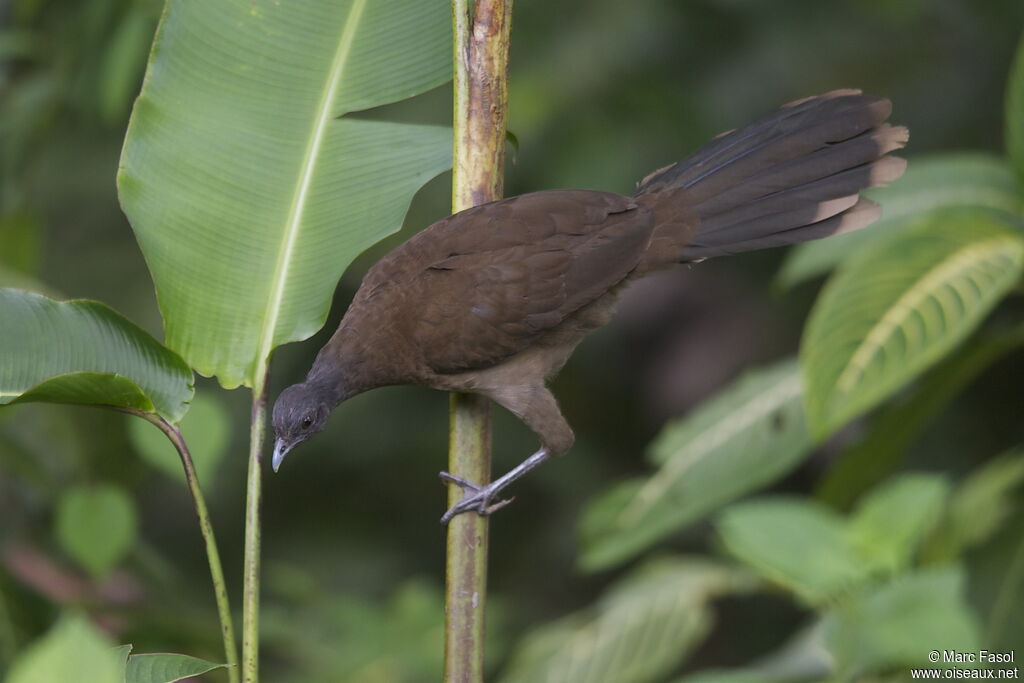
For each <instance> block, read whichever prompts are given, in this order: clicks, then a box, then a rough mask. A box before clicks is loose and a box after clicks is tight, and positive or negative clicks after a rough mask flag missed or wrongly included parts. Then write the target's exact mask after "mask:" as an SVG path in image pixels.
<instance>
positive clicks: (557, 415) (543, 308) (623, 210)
mask: <svg viewBox="0 0 1024 683" xmlns="http://www.w3.org/2000/svg"><path fill="white" fill-rule="evenodd" d="M891 110H892V106H891V104H890V102H889V101H888V100H886V99H883V98H880V97H873V96H870V95H864V94H861V92H860V91H857V90H837V91H834V92H830V93H827V94H824V95H820V96H817V97H810V98H807V99H804V100H800V101H797V102H793V103H790V104H788V105H785V106H784V107H782V108H781V109H779V110H778V111H776V112H775V113H773V114H771V115H769V116H767V117H765V118H762V119H760V120H758V121H756V122H754V123H752V124H750V125H748V126H746V127H744V128H740V129H737V130H734V131H731V132H728V133H725V134H723V135H720V136H719V137H717V138H715V139H714V140H713V141H711V142H710V143H708V144H707V145H705V146H704V147H702V148H701V149H700V150H698V151H697V152H696V153H694V154H693V155H691V156H690V157H687V158H686V159H683V160H682V161H679V162H677V163H674V164H672V165H670V166H666V167H665V168H662V169H660V170H657V171H655V172H653V173H651V174H650V175H649V176H647V177H646V178H644V180H643V181H642V182H641V183H640V185H639V187H638V188H637V190H636V192H635V193H634V194H633V196H632V197H625V196H622V195H618V194H614V193H611V192H598V191H593V190H549V191H544V192H532V193H530V194H524V195H520V196H518V197H511V198H509V199H503V200H501V201H496V202H492V203H490V204H484V205H481V206H477V207H474V208H471V209H468V210H466V211H462V212H460V213H457V214H455V215H453V216H449V217H448V218H445V219H443V220H440V221H438V222H436V223H434V224H433V225H431V226H430V227H428V228H427V229H425V230H423V231H422V232H420V233H419V234H417V235H416V236H414V237H413V238H411V239H410V240H408V241H407V242H405V243H404V244H402V245H401V246H399V247H398V248H396V249H395V250H394V251H392V252H391V253H390V254H388V255H387V256H385V257H384V258H383V259H381V260H380V262H378V263H377V264H376V265H375V266H374V267H373V268H371V269H370V271H369V272H368V273H367V274H366V277H365V278H364V279H363V283H362V285H361V286H360V288H359V291H358V292H356V295H355V298H354V299H353V301H352V304H351V306H349V309H348V312H347V313H346V314H345V317H344V319H343V320H342V321H341V324H340V325H339V326H338V329H337V331H336V332H335V333H334V335H333V336H332V337H331V339H330V341H328V342H327V344H326V345H325V346H324V347H323V348H322V349H321V350H320V353H319V354H317V357H316V360H315V361H314V363H313V367H312V369H311V370H310V371H309V374H308V376H307V377H306V380H305V381H304V382H302V383H301V384H296V385H293V386H290V387H288V388H287V389H285V390H284V391H283V392H282V393H281V395H280V396H279V397H278V399H277V403H276V404H275V405H274V414H273V421H274V431H275V432H276V436H277V441H276V444H275V448H274V456H273V467H274V470H275V471H276V470H277V469H278V467H280V465H281V461H282V460H283V459H284V457H285V455H286V454H287V453H288V452H289V451H291V450H292V449H293V448H294V447H295V446H296V445H297V444H299V443H300V442H302V441H304V440H306V439H308V438H309V437H310V436H312V435H313V434H314V433H316V432H318V431H320V430H321V429H323V427H324V424H325V423H326V421H327V416H328V415H329V414H330V412H331V411H332V410H333V409H334V408H335V406H337V405H338V404H339V403H341V402H342V401H344V400H345V399H347V398H350V397H351V396H354V395H356V394H359V393H361V392H364V391H367V390H368V389H373V388H374V387H379V386H385V385H393V384H421V385H426V386H428V387H432V388H434V389H442V390H446V391H462V392H472V393H477V394H482V395H484V396H486V397H488V398H490V399H491V400H493V401H495V402H496V403H498V404H499V405H502V406H504V407H505V408H507V409H508V410H510V411H511V412H512V413H514V414H515V415H516V416H517V417H519V419H520V420H522V421H523V422H524V423H526V425H527V426H528V427H529V428H530V429H532V430H533V431H534V432H535V433H536V435H537V437H538V438H539V439H540V449H539V450H538V451H537V452H536V453H534V454H533V455H531V456H530V457H529V458H527V459H526V460H525V461H524V462H523V463H522V464H520V465H519V466H517V467H516V468H514V469H513V470H511V471H510V472H508V473H507V474H505V475H504V476H502V477H500V478H498V479H496V480H495V481H494V482H492V483H490V484H487V485H478V484H477V483H474V482H469V481H465V480H463V479H461V478H458V477H454V476H452V475H450V474H448V473H444V472H443V473H442V474H441V477H442V479H443V480H445V481H448V482H451V483H454V484H456V485H458V486H460V487H461V488H462V489H463V490H464V492H465V493H464V495H463V498H462V500H461V501H460V502H459V503H458V504H457V505H455V506H454V507H452V508H451V509H450V510H448V511H447V512H446V513H445V515H444V516H443V517H442V520H441V521H442V522H443V523H446V522H447V521H448V520H450V519H451V518H452V517H453V516H454V515H456V514H459V513H462V512H467V511H470V510H473V511H476V512H477V513H479V514H489V513H490V512H493V511H494V510H496V509H497V508H498V507H501V506H502V505H504V504H505V503H506V502H507V501H500V502H497V503H495V499H496V498H497V497H498V494H499V493H500V492H501V491H502V489H504V488H505V487H506V486H508V485H509V484H510V483H512V482H513V481H515V480H516V479H518V478H519V477H521V476H523V475H524V474H525V473H526V472H528V471H530V470H532V469H533V468H535V467H537V466H538V465H540V464H541V463H542V462H544V461H545V460H548V459H549V458H551V457H553V456H556V455H561V454H563V453H565V452H566V451H567V450H569V448H570V446H572V443H573V432H572V429H571V428H570V427H569V425H568V423H566V421H565V418H564V417H562V414H561V412H560V411H559V409H558V404H557V403H556V401H555V397H554V396H552V394H551V392H550V391H549V390H548V388H547V386H546V381H547V380H548V379H549V378H551V377H552V376H553V375H554V374H555V373H557V372H558V370H559V369H561V367H562V365H563V364H565V362H566V360H568V358H569V356H570V355H571V354H572V352H573V350H574V349H575V348H576V345H577V344H579V343H580V341H581V340H582V339H583V338H584V337H585V336H586V335H587V334H589V333H590V332H593V331H594V330H596V329H597V328H599V327H601V326H602V325H604V324H605V323H607V322H608V320H609V317H610V315H611V314H612V311H613V309H614V308H615V303H616V298H617V297H618V294H619V292H620V291H621V290H622V288H623V287H624V286H626V284H628V283H629V282H631V281H633V280H635V279H637V278H641V277H643V276H645V275H647V274H649V273H651V272H653V271H657V270H661V269H664V268H668V267H670V266H672V265H674V264H677V263H693V262H697V261H702V260H704V259H706V258H711V257H714V256H722V255H725V254H735V253H739V252H744V251H751V250H754V249H764V248H767V247H776V246H781V245H786V244H794V243H797V242H804V241H807V240H813V239H818V238H821V237H826V236H828V235H834V234H836V233H841V232H848V231H850V230H856V229H858V228H862V227H864V226H866V225H868V224H870V223H872V222H873V221H874V220H875V219H877V218H878V216H879V214H880V208H879V207H878V205H876V204H874V203H872V202H870V201H868V200H867V199H864V198H862V197H861V196H860V195H859V193H860V191H861V190H862V189H864V188H866V187H871V186H875V185H879V184H881V183H885V182H888V181H891V180H894V179H896V178H898V177H899V176H900V175H901V174H902V173H903V170H904V168H905V167H906V162H905V161H903V160H902V159H899V158H897V157H890V156H886V155H887V154H888V153H889V152H892V151H893V150H896V149H899V148H901V147H903V145H904V144H905V143H906V141H907V137H908V135H907V129H906V128H903V127H899V126H891V125H889V124H887V123H886V122H885V121H886V119H887V118H888V117H889V114H890V112H891Z"/></svg>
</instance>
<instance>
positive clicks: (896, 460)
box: [815, 325, 1024, 509]
mask: <svg viewBox="0 0 1024 683" xmlns="http://www.w3.org/2000/svg"><path fill="white" fill-rule="evenodd" d="M1021 346H1024V325H1021V326H1018V327H1016V328H1010V329H1000V330H997V331H986V332H983V333H981V334H978V335H975V336H973V337H972V338H971V339H970V340H968V341H967V342H966V343H965V344H964V345H963V346H962V347H961V348H960V349H958V350H957V351H955V352H954V353H953V354H951V355H950V356H948V357H947V358H946V359H945V360H944V361H943V362H942V363H941V364H939V365H937V366H936V367H935V368H933V369H932V370H929V371H928V372H927V374H925V375H924V376H923V377H922V378H921V381H919V382H916V383H915V384H914V385H913V386H912V387H909V388H908V390H907V391H906V392H904V393H903V394H902V395H901V396H900V397H899V399H898V400H894V401H890V402H887V403H886V404H884V406H882V407H881V408H880V409H879V411H878V413H877V414H876V415H875V416H874V418H873V419H872V420H871V423H870V425H869V426H868V431H867V433H866V434H865V435H864V436H863V437H862V438H861V439H860V440H859V441H856V442H855V443H853V444H851V445H850V446H848V447H847V448H846V449H845V450H844V451H843V452H842V454H841V455H840V457H839V459H838V460H836V461H834V462H833V463H832V464H831V466H830V467H829V469H828V472H827V473H826V475H825V477H824V478H823V479H822V480H821V482H820V483H819V484H818V488H817V491H816V492H815V495H816V496H817V498H818V499H819V500H822V501H824V502H826V503H828V504H830V505H832V506H834V507H837V508H843V509H845V508H848V507H849V506H850V505H851V503H852V502H853V500H854V499H855V498H856V497H857V496H858V495H860V493H861V492H863V491H865V490H867V489H869V488H870V487H872V486H873V485H875V484H877V483H879V482H880V481H882V480H883V479H885V477H886V475H888V474H889V473H890V472H891V471H893V470H894V469H896V468H897V467H898V466H899V464H900V463H901V462H902V461H903V460H904V459H905V458H906V457H907V456H908V455H909V452H910V445H911V443H912V442H913V441H914V439H915V438H916V437H917V435H918V434H919V433H920V432H921V430H923V429H924V428H925V427H926V426H927V425H928V424H929V422H930V421H931V420H933V419H934V418H935V416H936V415H938V414H939V413H940V412H941V411H942V410H943V408H944V407H945V406H946V405H948V404H949V402H950V401H952V400H953V399H955V398H956V397H957V396H959V395H960V393H961V392H962V391H963V388H964V387H965V386H967V385H968V384H969V383H970V382H971V381H972V380H973V379H974V378H975V377H977V376H978V375H979V374H981V373H982V372H984V371H985V370H986V369H987V368H989V367H991V365H992V364H993V363H995V362H996V361H998V360H999V359H1000V358H1002V357H1003V356H1005V355H1007V354H1009V353H1012V352H1014V351H1016V350H1017V349H1019V348H1020V347H1021Z"/></svg>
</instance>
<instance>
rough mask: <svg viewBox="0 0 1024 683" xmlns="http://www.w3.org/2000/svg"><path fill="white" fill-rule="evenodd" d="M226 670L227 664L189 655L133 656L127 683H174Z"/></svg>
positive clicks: (129, 660) (129, 665)
mask: <svg viewBox="0 0 1024 683" xmlns="http://www.w3.org/2000/svg"><path fill="white" fill-rule="evenodd" d="M225 668H227V665H225V664H214V663H213V662H207V661H206V660H203V659H197V658H195V657H189V656H188V655H176V654H166V653H158V654H139V655H132V656H131V657H129V658H128V668H127V672H126V674H125V683H174V681H180V680H182V679H185V678H189V677H191V676H199V675H201V674H204V673H207V672H208V671H214V670H215V669H225Z"/></svg>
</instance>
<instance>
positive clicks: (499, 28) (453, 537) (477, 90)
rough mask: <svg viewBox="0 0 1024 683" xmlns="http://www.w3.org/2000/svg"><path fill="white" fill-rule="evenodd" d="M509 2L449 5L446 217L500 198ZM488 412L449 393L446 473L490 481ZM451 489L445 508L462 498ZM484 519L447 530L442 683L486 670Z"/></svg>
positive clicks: (466, 680) (461, 519)
mask: <svg viewBox="0 0 1024 683" xmlns="http://www.w3.org/2000/svg"><path fill="white" fill-rule="evenodd" d="M511 13H512V1H511V0H476V2H475V4H474V7H473V8H472V13H471V8H470V3H469V0H453V2H452V26H453V32H454V36H455V42H454V50H453V57H454V66H455V69H454V71H455V84H454V129H455V130H454V136H453V137H454V143H453V150H452V152H453V159H452V171H453V177H452V211H453V212H457V211H461V210H463V209H467V208H469V207H471V206H476V205H477V204H483V203H486V202H489V201H493V200H495V199H500V198H501V196H502V192H503V178H504V166H505V136H506V117H507V111H508V49H509V30H510V28H511V18H512V17H511ZM490 444H491V410H490V404H489V403H488V402H487V401H486V399H483V398H481V397H478V396H471V395H466V394H452V397H451V411H450V440H449V451H448V471H449V472H451V473H452V474H454V475H456V476H458V477H461V478H463V479H467V480H469V481H474V482H477V483H480V484H484V483H487V482H488V481H490V469H491V463H490V460H491V458H490V450H491V447H490ZM462 495H463V494H462V492H461V490H460V489H459V488H458V487H456V486H454V485H451V486H450V487H449V490H448V502H449V505H454V504H456V503H457V502H458V501H459V500H460V499H461V497H462ZM487 542H488V523H487V518H486V517H482V516H479V515H476V514H472V513H466V514H461V515H458V516H456V517H455V518H454V519H452V520H451V521H450V522H449V524H448V543H447V555H446V558H447V559H446V567H445V576H446V586H445V674H444V680H445V681H446V682H447V683H480V682H481V681H483V671H484V622H485V614H486V612H485V607H486V599H487Z"/></svg>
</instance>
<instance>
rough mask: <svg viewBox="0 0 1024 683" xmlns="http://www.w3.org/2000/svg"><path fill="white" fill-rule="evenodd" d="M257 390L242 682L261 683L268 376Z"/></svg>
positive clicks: (262, 377) (251, 445) (262, 376)
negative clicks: (262, 522) (262, 515)
mask: <svg viewBox="0 0 1024 683" xmlns="http://www.w3.org/2000/svg"><path fill="white" fill-rule="evenodd" d="M258 377H259V379H258V384H257V385H256V386H254V387H253V394H252V395H253V400H252V425H251V428H250V431H249V476H248V483H247V485H246V499H245V500H246V502H245V557H244V560H243V563H244V570H243V571H244V580H243V584H242V681H243V683H257V681H258V680H259V656H260V503H261V497H262V491H261V485H262V476H263V438H264V435H265V430H266V417H267V393H266V385H267V373H266V371H265V370H264V371H263V372H260V373H259V375H258Z"/></svg>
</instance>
